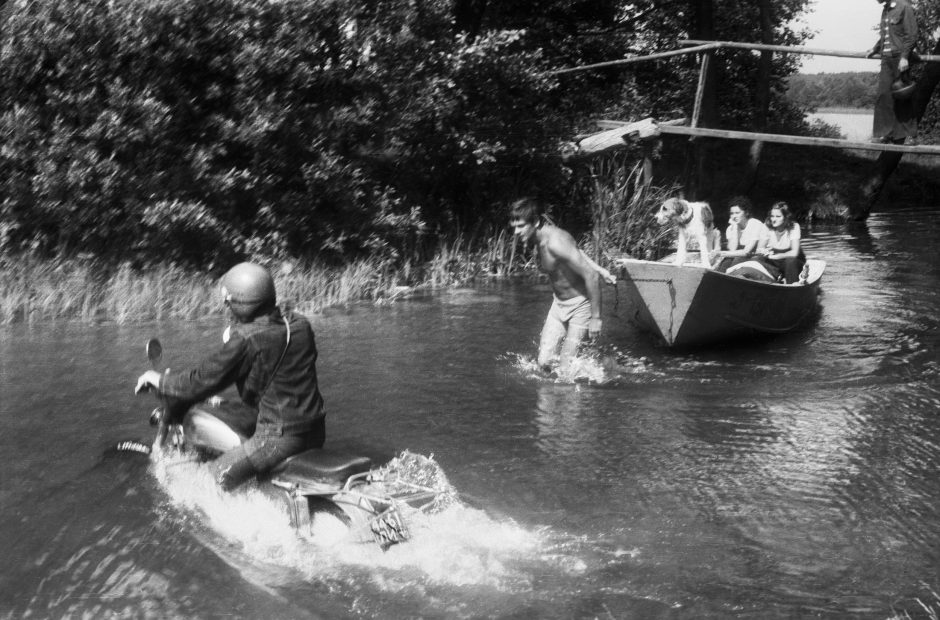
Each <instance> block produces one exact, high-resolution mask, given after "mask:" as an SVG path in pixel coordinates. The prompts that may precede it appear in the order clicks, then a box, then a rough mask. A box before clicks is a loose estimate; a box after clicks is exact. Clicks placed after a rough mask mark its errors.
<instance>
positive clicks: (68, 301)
mask: <svg viewBox="0 0 940 620" xmlns="http://www.w3.org/2000/svg"><path fill="white" fill-rule="evenodd" d="M474 247H475V246H474V244H472V243H470V242H468V241H466V240H464V239H463V238H462V237H458V238H456V239H455V240H453V241H451V242H445V243H442V244H441V245H440V247H439V249H438V251H437V253H436V254H435V256H434V257H433V258H432V259H431V260H430V261H427V262H425V263H421V264H418V263H416V262H415V261H408V262H406V263H405V264H404V265H402V266H400V267H394V266H393V265H390V264H389V263H388V262H385V261H381V260H378V259H362V260H358V261H355V262H353V263H350V264H347V265H344V266H340V267H327V266H324V265H320V264H316V263H314V264H306V265H304V264H299V263H281V264H274V265H271V267H272V273H273V275H274V279H275V285H276V287H277V291H278V300H279V301H280V302H281V303H284V304H287V305H290V306H291V307H292V308H294V309H296V310H297V311H299V312H302V313H308V314H309V313H316V312H319V311H321V310H322V309H324V308H326V307H331V306H341V305H347V304H352V303H356V302H360V301H368V302H373V303H387V302H389V301H392V300H394V299H396V298H397V297H399V296H401V295H402V294H403V293H410V292H413V291H414V290H415V289H418V288H439V287H445V286H450V285H454V284H465V283H467V282H469V281H471V280H472V279H473V278H475V277H476V276H478V275H479V274H481V273H483V272H488V271H493V270H497V271H499V273H505V265H506V264H508V254H509V244H508V240H507V235H506V234H505V233H500V234H499V235H496V236H494V237H493V238H492V239H484V240H481V242H480V245H479V249H473V248H474ZM494 266H498V267H494ZM221 309H222V306H221V303H220V299H219V296H218V279H217V278H216V277H214V276H212V275H210V274H208V273H201V272H195V271H190V270H186V269H183V268H180V267H178V266H176V265H158V266H154V267H149V268H147V269H134V268H132V267H131V266H130V265H128V264H123V265H118V266H115V267H109V266H106V265H104V264H101V263H98V262H96V261H92V260H79V259H68V260H64V259H52V260H50V259H39V258H36V257H33V256H28V255H26V256H16V257H13V256H7V257H0V324H11V323H18V322H25V323H36V322H40V321H58V320H70V321H79V322H84V323H94V322H114V323H122V324H123V323H134V322H140V321H151V320H165V319H169V320H173V319H201V318H206V317H209V316H212V315H214V314H217V313H218V312H220V311H221Z"/></svg>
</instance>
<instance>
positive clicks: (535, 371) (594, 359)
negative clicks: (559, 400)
mask: <svg viewBox="0 0 940 620" xmlns="http://www.w3.org/2000/svg"><path fill="white" fill-rule="evenodd" d="M502 357H503V359H507V360H508V361H509V363H510V365H511V366H512V367H513V368H515V369H516V370H517V371H518V372H519V373H521V374H522V375H524V376H526V377H527V378H533V379H542V380H545V379H549V380H551V381H553V382H555V383H587V384H595V385H607V384H610V383H612V382H617V381H619V380H624V379H627V378H631V379H636V378H638V377H645V378H650V377H657V376H663V375H664V373H662V372H660V371H657V370H655V369H654V368H653V366H652V364H651V362H650V361H649V360H648V359H647V358H645V357H632V356H630V355H628V354H626V353H622V352H621V351H619V350H617V348H616V347H613V346H605V347H583V348H582V350H581V351H580V352H579V353H578V355H576V356H575V357H574V359H572V360H571V364H570V365H569V366H568V368H567V369H565V370H561V371H560V370H558V369H556V370H553V371H552V372H550V373H546V372H545V371H544V370H542V368H540V367H539V365H538V362H537V361H536V359H535V358H533V357H529V356H527V355H523V354H520V353H510V352H507V353H506V354H505V355H504V356H502Z"/></svg>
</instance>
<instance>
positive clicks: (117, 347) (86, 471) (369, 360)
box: [0, 210, 940, 619]
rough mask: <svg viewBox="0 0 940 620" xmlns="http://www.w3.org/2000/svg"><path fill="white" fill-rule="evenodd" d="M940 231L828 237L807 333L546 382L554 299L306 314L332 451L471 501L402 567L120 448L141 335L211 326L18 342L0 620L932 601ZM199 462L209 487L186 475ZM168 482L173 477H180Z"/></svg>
mask: <svg viewBox="0 0 940 620" xmlns="http://www.w3.org/2000/svg"><path fill="white" fill-rule="evenodd" d="M938 216H940V212H938V211H937V210H918V211H896V212H893V213H891V214H886V215H880V214H876V215H875V216H873V217H872V218H871V219H870V221H869V222H868V223H867V224H863V225H857V226H854V225H853V226H828V227H817V228H815V229H814V230H813V231H812V235H811V238H810V239H809V240H808V241H807V242H806V246H807V251H808V253H809V254H811V255H813V256H816V257H819V258H824V259H825V260H827V261H828V270H827V272H826V274H825V276H824V281H823V290H824V292H823V296H822V309H821V312H820V315H819V317H818V319H816V321H815V322H814V324H812V325H809V326H808V327H807V328H805V329H803V330H801V331H799V332H798V333H794V334H790V335H787V336H783V337H778V338H775V339H772V340H769V341H759V342H753V343H749V344H745V345H738V346H735V347H734V348H725V349H722V348H714V349H709V350H704V351H694V352H686V353H676V352H672V351H669V350H666V349H664V348H662V347H660V346H659V345H657V344H656V343H655V342H653V341H652V340H650V339H649V338H648V337H647V336H645V335H643V334H640V333H638V332H636V331H635V330H634V328H632V327H631V326H629V325H627V324H625V323H623V322H622V318H621V317H620V315H619V310H620V307H621V304H619V303H618V302H617V300H616V299H615V295H613V292H614V290H613V289H612V288H610V287H608V288H607V293H608V294H607V300H606V302H605V333H604V335H603V337H602V339H601V342H600V344H599V348H598V350H597V351H595V352H589V353H588V354H586V355H585V357H584V359H582V360H581V362H582V370H581V371H579V372H581V376H582V377H591V378H593V379H599V380H600V384H597V383H592V382H587V383H585V382H555V381H551V380H548V379H544V378H541V377H539V376H537V375H536V374H535V373H534V372H533V371H532V365H533V364H532V358H533V356H534V354H535V348H536V342H537V338H538V332H539V327H540V325H541V321H542V319H543V316H544V313H545V311H546V310H547V307H548V302H549V297H550V293H549V289H548V288H547V286H546V285H544V284H539V283H532V282H502V283H494V284H490V285H486V286H481V287H478V288H475V289H467V290H458V291H452V292H447V293H442V294H440V295H437V296H434V297H429V298H426V299H418V300H412V301H403V302H399V303H396V304H394V305H393V306H391V307H385V308H372V307H356V308H354V309H351V310H349V311H334V312H328V313H324V314H321V315H317V316H314V317H312V320H313V323H314V327H315V330H316V332H317V336H318V343H319V347H320V351H321V357H320V364H319V368H320V373H321V382H322V387H323V393H324V397H325V398H326V400H327V405H328V409H329V417H328V439H327V441H328V443H329V444H330V445H332V446H335V447H340V448H348V449H351V450H356V451H360V452H362V453H365V454H369V455H370V456H373V457H374V458H375V459H376V460H377V461H379V462H382V461H383V460H386V459H388V458H390V457H392V456H393V455H395V454H397V453H399V452H401V451H402V450H410V451H412V452H417V453H421V454H425V455H433V457H434V459H435V461H436V462H437V463H438V464H439V465H440V466H441V468H442V469H443V471H444V472H445V473H446V475H447V477H448V479H449V481H450V483H451V484H452V485H453V487H454V488H455V489H456V490H457V491H458V492H459V493H460V494H461V497H462V500H461V502H460V503H458V504H457V505H456V506H453V507H451V508H449V509H448V510H446V511H444V512H443V513H440V514H437V515H433V516H430V517H428V518H427V519H425V520H422V521H421V522H419V523H415V524H413V533H414V540H412V541H410V542H409V543H407V544H404V545H398V546H395V547H392V548H391V549H389V550H388V551H386V552H382V551H381V550H380V549H378V548H377V547H374V546H372V545H362V544H354V543H350V542H347V541H345V540H344V539H343V538H342V536H341V533H340V532H337V531H332V530H330V531H326V532H321V538H320V539H318V541H316V542H310V541H308V540H301V539H299V538H297V537H296V536H295V535H294V534H293V532H292V530H291V529H290V527H289V525H287V522H286V517H285V514H284V512H283V510H282V509H280V507H279V506H278V505H276V504H274V503H272V502H271V500H269V499H268V498H266V497H265V496H264V495H261V494H259V493H257V492H255V491H253V490H251V489H248V490H245V491H241V492H239V493H236V494H233V495H229V496H225V495H221V494H219V493H218V492H216V491H215V489H214V487H213V486H212V483H211V481H210V480H208V476H206V475H205V472H204V471H202V470H201V469H198V468H197V469H195V471H192V472H190V473H189V474H188V475H171V474H172V471H183V469H182V466H181V467H180V468H179V469H178V470H174V468H173V467H172V465H171V466H167V467H166V468H163V469H162V470H161V468H155V467H153V466H151V465H149V464H148V462H147V461H146V460H145V459H143V458H135V457H127V456H125V457H114V456H111V455H107V454H106V449H107V448H108V447H109V446H111V445H113V444H114V443H115V442H117V441H119V440H121V439H125V438H129V437H130V438H133V437H140V438H146V437H148V436H149V432H150V429H149V427H148V426H147V422H146V415H147V413H148V412H149V410H150V408H151V407H152V403H151V402H150V400H149V399H148V398H147V397H135V396H134V395H133V394H132V388H133V384H134V379H135V377H136V376H137V374H138V373H139V372H140V371H142V370H143V369H144V368H145V366H146V363H145V360H144V359H143V358H144V354H143V346H142V344H143V342H144V341H145V339H146V338H147V337H149V336H152V335H156V336H159V337H160V338H161V339H162V341H163V343H164V347H165V359H166V360H167V362H168V363H170V365H171V366H174V367H182V366H183V365H185V364H187V363H191V362H192V361H194V360H195V359H197V357H198V355H199V353H200V352H201V351H204V350H206V349H207V348H210V347H214V346H216V345H217V343H218V341H219V337H220V327H219V326H218V325H216V324H214V323H211V322H207V323H202V322H201V323H182V324H179V323H177V324H148V325H138V326H130V327H127V326H125V327H115V326H108V325H102V326H95V327H87V326H76V325H44V326H39V327H32V328H31V327H28V326H13V327H6V328H3V329H2V330H0V425H2V429H3V431H2V433H0V454H2V455H3V457H4V466H3V472H2V475H0V506H2V515H0V545H2V549H3V563H2V564H0V617H9V618H20V617H33V618H60V617H72V618H80V617H87V618H96V619H97V618H109V617H121V618H124V617H153V618H216V617H222V616H225V617H243V618H263V617H267V618H279V619H280V618H316V617H320V618H397V617H410V618H415V617H421V618H469V617H474V618H480V617H501V618H595V617H597V618H638V619H648V618H683V619H685V618H688V619H692V618H696V619H698V618H728V617H735V618H796V617H814V618H846V617H850V618H878V619H886V618H891V617H895V615H896V614H898V613H900V612H901V611H904V610H906V611H908V612H909V613H910V614H911V615H912V616H913V617H918V614H921V616H923V613H924V612H923V611H922V610H921V608H920V607H919V605H918V602H917V601H918V599H920V600H921V601H923V602H925V603H928V604H929V603H931V602H932V601H935V599H934V598H933V595H932V594H931V590H934V591H937V588H938V586H940V577H938V573H937V567H938V566H940V476H938V475H937V465H938V462H940V415H938V413H940V392H938V372H940V366H938V354H937V352H938V345H940V335H938V334H940V332H938V329H937V328H938V318H937V307H938V302H940V286H938V284H940V261H938V260H937V257H936V253H935V249H934V247H935V246H934V244H935V240H936V239H937V238H938V236H940V217H938ZM190 467H192V466H190ZM168 470H170V471H168Z"/></svg>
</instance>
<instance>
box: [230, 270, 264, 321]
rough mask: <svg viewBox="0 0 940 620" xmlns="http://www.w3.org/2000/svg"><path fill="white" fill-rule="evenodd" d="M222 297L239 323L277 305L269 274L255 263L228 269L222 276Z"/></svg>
mask: <svg viewBox="0 0 940 620" xmlns="http://www.w3.org/2000/svg"><path fill="white" fill-rule="evenodd" d="M222 296H223V297H224V298H225V303H226V304H227V305H228V306H229V307H230V308H231V309H232V313H233V314H234V315H235V316H236V318H238V319H239V320H241V321H250V320H251V319H252V318H254V316H255V315H256V314H257V313H258V312H259V311H262V310H267V309H269V308H271V307H273V306H274V305H276V304H277V295H276V294H275V291H274V279H273V278H272V277H271V272H270V271H268V270H267V269H266V268H264V267H262V266H261V265H258V264H256V263H239V264H237V265H235V266H234V267H232V268H231V269H229V270H228V272H226V274H225V275H224V276H222Z"/></svg>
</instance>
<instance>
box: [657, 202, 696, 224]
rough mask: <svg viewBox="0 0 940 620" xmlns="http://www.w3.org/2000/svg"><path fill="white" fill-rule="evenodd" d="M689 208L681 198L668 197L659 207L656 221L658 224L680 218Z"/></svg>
mask: <svg viewBox="0 0 940 620" xmlns="http://www.w3.org/2000/svg"><path fill="white" fill-rule="evenodd" d="M688 210H689V203H688V202H687V201H685V200H682V199H681V198H670V199H669V200H667V201H666V202H664V203H663V204H662V206H661V207H659V211H657V212H656V221H657V222H658V223H659V225H660V226H662V225H664V224H668V223H669V222H673V221H679V220H681V219H682V218H683V217H684V216H685V214H686V213H687V212H688Z"/></svg>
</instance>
